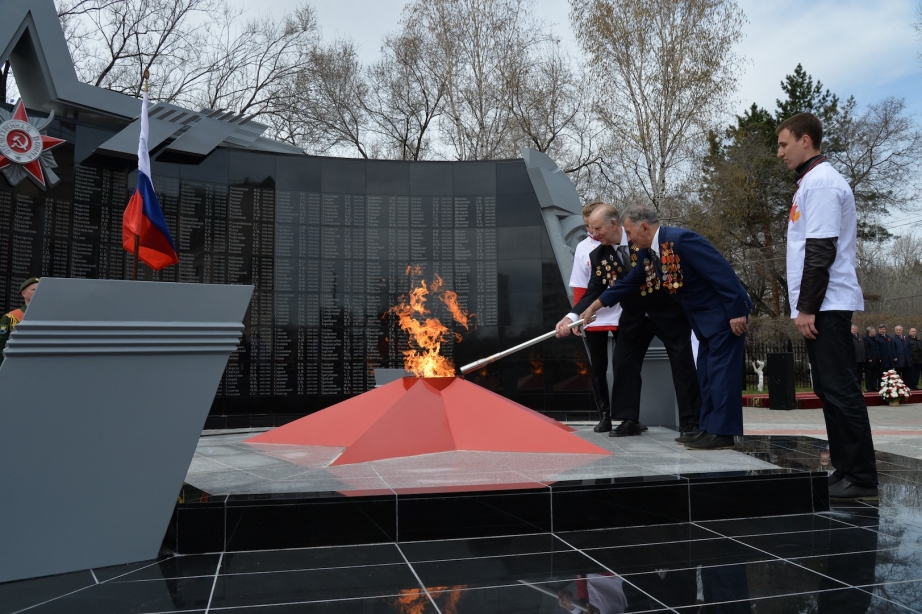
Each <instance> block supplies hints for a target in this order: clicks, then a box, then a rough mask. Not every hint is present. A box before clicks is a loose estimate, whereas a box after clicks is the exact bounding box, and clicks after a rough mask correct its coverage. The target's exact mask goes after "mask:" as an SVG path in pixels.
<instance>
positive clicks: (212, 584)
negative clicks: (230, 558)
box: [205, 552, 224, 614]
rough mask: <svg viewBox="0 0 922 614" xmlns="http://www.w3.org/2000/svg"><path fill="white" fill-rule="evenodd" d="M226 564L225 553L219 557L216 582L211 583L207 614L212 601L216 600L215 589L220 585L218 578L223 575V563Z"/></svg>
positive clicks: (206, 607) (215, 575)
mask: <svg viewBox="0 0 922 614" xmlns="http://www.w3.org/2000/svg"><path fill="white" fill-rule="evenodd" d="M223 562H224V553H223V552H222V553H221V556H220V557H218V567H217V569H215V571H214V582H212V583H211V592H209V593H208V605H206V606H205V614H208V611H209V610H211V600H212V598H214V589H215V587H216V586H217V585H218V576H219V575H220V574H221V563H223Z"/></svg>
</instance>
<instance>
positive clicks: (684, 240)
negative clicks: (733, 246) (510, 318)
mask: <svg viewBox="0 0 922 614" xmlns="http://www.w3.org/2000/svg"><path fill="white" fill-rule="evenodd" d="M621 223H622V226H623V227H624V230H625V232H626V233H627V236H628V239H630V240H631V242H633V243H634V244H635V245H637V247H638V248H641V249H640V252H639V253H638V265H637V266H636V267H635V268H634V269H633V270H632V271H631V273H630V274H629V275H628V276H627V277H625V278H624V279H623V280H619V281H618V282H617V283H615V284H613V285H611V286H609V288H608V289H607V290H605V292H603V293H602V294H601V296H599V298H598V299H597V300H596V301H595V302H594V303H592V305H590V306H589V308H588V309H586V311H584V312H583V313H582V314H581V315H580V317H582V318H588V317H591V316H592V315H593V314H594V313H595V312H596V311H597V310H598V309H601V308H602V307H603V306H607V305H613V304H614V303H617V302H620V301H623V300H624V299H625V298H626V297H628V296H632V295H634V294H637V293H639V294H640V295H641V296H646V295H647V294H649V293H651V292H653V293H655V292H669V293H670V294H672V295H673V296H674V297H675V298H676V300H678V301H679V304H680V305H682V307H683V308H684V309H685V315H686V316H687V317H688V321H689V323H690V324H691V326H692V330H694V331H695V335H696V336H697V337H698V340H699V346H698V384H699V386H700V388H701V399H702V404H701V420H700V422H699V429H700V430H699V432H698V434H697V436H696V437H695V438H693V439H692V440H691V441H687V442H686V443H685V446H686V447H687V448H690V449H692V450H722V449H726V448H732V447H734V439H733V438H734V436H736V435H742V434H743V403H742V380H743V349H744V346H745V339H746V331H747V330H748V323H747V322H748V318H749V313H750V311H752V301H751V300H750V299H749V295H748V294H747V293H746V290H745V289H744V288H743V286H742V284H740V282H739V279H737V277H736V273H735V272H734V270H733V267H731V266H730V264H729V263H728V262H727V261H726V260H725V259H724V257H723V256H721V255H720V252H718V251H717V249H716V248H715V247H714V246H713V245H711V244H710V243H708V241H707V240H706V239H705V238H704V237H702V236H701V235H699V234H696V233H694V232H692V231H690V230H685V229H683V228H673V227H670V226H660V224H659V217H658V216H657V213H656V211H655V210H654V209H653V208H652V207H647V206H644V205H638V206H635V207H631V208H630V209H628V210H627V211H625V212H624V215H623V216H622V217H621Z"/></svg>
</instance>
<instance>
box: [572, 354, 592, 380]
mask: <svg viewBox="0 0 922 614" xmlns="http://www.w3.org/2000/svg"><path fill="white" fill-rule="evenodd" d="M573 354H574V362H576V372H577V373H579V374H580V375H589V363H588V362H587V361H586V359H584V358H583V357H582V356H580V354H579V353H578V352H574V353H573Z"/></svg>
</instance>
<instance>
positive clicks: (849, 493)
mask: <svg viewBox="0 0 922 614" xmlns="http://www.w3.org/2000/svg"><path fill="white" fill-rule="evenodd" d="M829 498H830V500H832V501H877V500H878V499H880V493H878V491H877V487H876V486H855V485H854V484H852V483H851V482H849V481H848V480H844V479H843V480H839V481H838V482H836V483H835V484H832V485H831V486H830V487H829Z"/></svg>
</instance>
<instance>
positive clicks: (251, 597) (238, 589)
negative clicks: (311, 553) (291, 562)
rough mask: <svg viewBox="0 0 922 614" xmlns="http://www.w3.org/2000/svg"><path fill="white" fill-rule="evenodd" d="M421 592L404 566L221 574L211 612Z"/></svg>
mask: <svg viewBox="0 0 922 614" xmlns="http://www.w3.org/2000/svg"><path fill="white" fill-rule="evenodd" d="M419 588H421V587H420V586H419V582H418V581H417V580H416V576H415V575H414V574H413V572H412V571H411V570H410V568H409V567H408V566H407V565H406V564H398V565H369V566H364V567H348V568H337V569H314V570H307V571H283V572H272V573H245V574H232V575H225V574H221V575H219V576H218V578H217V580H216V581H215V585H214V595H213V596H212V600H211V607H213V608H227V607H236V606H252V605H264V604H269V605H271V604H282V603H298V602H303V601H325V600H330V599H345V598H353V599H354V598H365V597H385V596H394V595H400V594H401V592H403V591H408V590H409V591H412V590H415V589H419Z"/></svg>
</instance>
